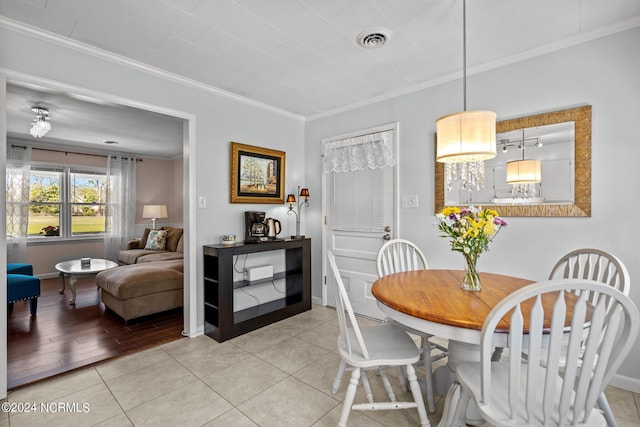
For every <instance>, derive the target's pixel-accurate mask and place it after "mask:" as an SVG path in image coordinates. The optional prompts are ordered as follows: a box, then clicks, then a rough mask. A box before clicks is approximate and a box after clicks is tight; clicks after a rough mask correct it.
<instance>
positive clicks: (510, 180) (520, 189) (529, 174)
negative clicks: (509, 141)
mask: <svg viewBox="0 0 640 427" xmlns="http://www.w3.org/2000/svg"><path fill="white" fill-rule="evenodd" d="M524 143H525V141H524V129H522V143H521V146H520V149H521V150H522V160H514V161H511V162H507V184H511V185H513V187H512V189H511V194H512V195H513V197H516V198H531V197H535V196H536V184H537V183H539V182H541V181H542V162H540V160H525V158H524V149H525V144H524ZM538 143H539V141H538Z"/></svg>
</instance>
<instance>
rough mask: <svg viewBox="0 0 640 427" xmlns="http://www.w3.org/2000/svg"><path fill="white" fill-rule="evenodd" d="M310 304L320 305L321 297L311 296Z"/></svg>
mask: <svg viewBox="0 0 640 427" xmlns="http://www.w3.org/2000/svg"><path fill="white" fill-rule="evenodd" d="M311 304H318V305H322V298H319V297H311Z"/></svg>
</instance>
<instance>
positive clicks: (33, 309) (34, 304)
mask: <svg viewBox="0 0 640 427" xmlns="http://www.w3.org/2000/svg"><path fill="white" fill-rule="evenodd" d="M29 308H30V309H31V315H32V316H35V315H36V313H37V312H38V297H35V298H31V299H30V300H29Z"/></svg>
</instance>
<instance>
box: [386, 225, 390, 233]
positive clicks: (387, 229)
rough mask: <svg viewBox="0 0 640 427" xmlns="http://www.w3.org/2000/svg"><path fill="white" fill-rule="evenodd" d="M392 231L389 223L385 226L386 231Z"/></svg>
mask: <svg viewBox="0 0 640 427" xmlns="http://www.w3.org/2000/svg"><path fill="white" fill-rule="evenodd" d="M390 231H391V227H389V226H388V225H387V226H385V227H384V232H385V233H388V232H390Z"/></svg>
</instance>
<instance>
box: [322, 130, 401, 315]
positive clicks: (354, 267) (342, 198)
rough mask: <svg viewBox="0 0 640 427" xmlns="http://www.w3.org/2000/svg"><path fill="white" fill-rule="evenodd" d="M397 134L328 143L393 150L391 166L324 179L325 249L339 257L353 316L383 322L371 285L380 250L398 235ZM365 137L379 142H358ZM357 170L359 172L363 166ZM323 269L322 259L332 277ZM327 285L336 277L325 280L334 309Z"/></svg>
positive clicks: (374, 132)
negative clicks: (381, 142) (383, 144)
mask: <svg viewBox="0 0 640 427" xmlns="http://www.w3.org/2000/svg"><path fill="white" fill-rule="evenodd" d="M397 131H398V129H397V124H393V125H387V126H383V127H380V128H375V129H369V130H365V131H362V132H361V133H356V134H353V135H350V136H348V137H344V136H343V137H338V138H332V139H330V140H328V141H329V142H331V141H338V140H339V141H346V140H347V139H349V140H350V142H351V143H353V144H379V143H380V141H381V138H384V140H385V141H384V143H385V144H387V145H388V148H391V153H392V156H393V164H392V165H386V166H383V167H378V166H375V168H374V169H371V168H370V167H367V168H365V169H363V170H349V171H340V172H328V173H325V181H324V189H323V194H324V200H323V206H324V213H325V230H324V236H325V241H324V247H325V248H326V249H328V250H331V251H332V252H333V253H334V254H335V256H336V262H337V264H338V268H339V270H340V274H341V276H342V280H343V281H344V284H345V287H346V288H347V292H348V293H349V299H350V300H351V304H352V305H353V309H354V311H355V312H356V313H358V314H361V315H364V316H368V317H372V318H377V319H383V318H384V317H385V316H384V315H383V314H382V312H381V311H380V310H379V309H378V307H377V304H376V300H375V298H374V297H373V295H372V294H371V285H372V284H373V282H374V281H375V280H376V279H377V278H378V275H377V273H376V265H375V262H376V256H377V254H378V250H379V249H380V246H381V245H382V244H383V243H384V242H385V241H386V240H388V239H391V238H393V237H394V236H395V235H396V233H397V190H396V188H397V166H396V163H397V162H396V161H395V159H397ZM361 135H368V136H370V135H374V136H375V137H374V138H362V139H359V138H358V137H359V136H361ZM340 138H342V139H340ZM328 141H324V142H325V143H327V142H328ZM348 145H349V143H346V144H345V146H344V147H343V149H349V147H348ZM377 148H378V147H376V148H373V149H372V150H371V151H368V150H366V149H363V147H362V146H360V147H358V148H357V149H356V151H358V155H360V156H362V155H365V154H364V153H366V152H368V153H369V154H373V153H374V152H375V153H377ZM352 153H353V152H352ZM388 154H389V153H387V155H388ZM376 155H378V154H376ZM353 168H356V169H359V166H358V165H355V166H354V167H353ZM345 169H347V168H345ZM325 253H326V252H325ZM325 266H326V257H325V258H324V259H323V271H324V272H328V270H327V269H326V267H325ZM329 280H333V276H332V275H331V274H330V273H329V274H325V281H324V286H323V300H324V301H326V303H327V304H328V305H331V306H335V299H334V296H333V295H332V293H331V291H330V290H331V289H332V287H331V286H327V284H328V283H329V282H327V281H329Z"/></svg>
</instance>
